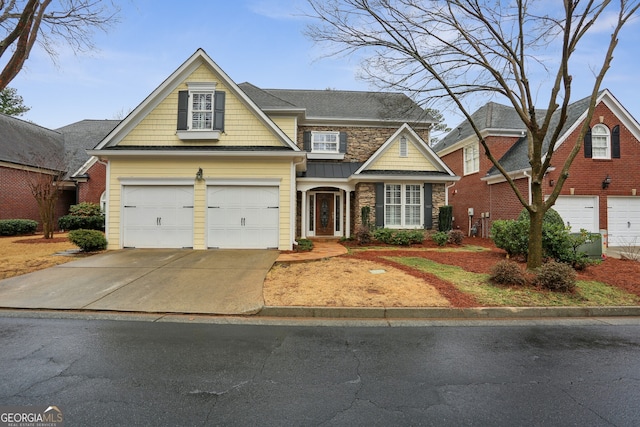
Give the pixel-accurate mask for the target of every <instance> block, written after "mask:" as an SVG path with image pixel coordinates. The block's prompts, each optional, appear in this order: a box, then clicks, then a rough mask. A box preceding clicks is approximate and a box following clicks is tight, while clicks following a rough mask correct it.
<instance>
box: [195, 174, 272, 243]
mask: <svg viewBox="0 0 640 427" xmlns="http://www.w3.org/2000/svg"><path fill="white" fill-rule="evenodd" d="M278 201H279V191H278V187H275V186H265V187H262V186H233V185H231V186H210V187H208V188H207V227H208V236H207V237H208V240H207V245H208V246H209V247H210V248H226V249H265V248H277V247H278V236H279V232H278V230H279V221H278V217H279V213H278V211H279V203H278Z"/></svg>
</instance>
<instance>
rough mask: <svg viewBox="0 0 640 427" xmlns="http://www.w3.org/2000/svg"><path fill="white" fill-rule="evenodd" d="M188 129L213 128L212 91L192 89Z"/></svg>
mask: <svg viewBox="0 0 640 427" xmlns="http://www.w3.org/2000/svg"><path fill="white" fill-rule="evenodd" d="M189 95H190V98H191V113H190V114H189V119H190V123H189V129H191V130H196V131H198V130H213V91H192V92H190V93H189Z"/></svg>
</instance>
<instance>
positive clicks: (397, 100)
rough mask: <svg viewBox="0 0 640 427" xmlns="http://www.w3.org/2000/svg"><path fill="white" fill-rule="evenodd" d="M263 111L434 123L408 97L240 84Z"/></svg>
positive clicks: (394, 94) (310, 116) (325, 117)
mask: <svg viewBox="0 0 640 427" xmlns="http://www.w3.org/2000/svg"><path fill="white" fill-rule="evenodd" d="M238 86H239V87H240V88H241V89H242V90H243V91H244V92H245V93H246V94H247V95H248V96H249V97H250V98H251V99H252V100H253V101H254V102H255V103H256V104H257V105H258V107H260V108H261V109H263V110H274V109H287V108H288V109H292V108H295V109H305V110H306V117H307V118H314V119H343V120H383V121H395V122H403V123H404V122H408V123H415V122H424V123H430V122H434V120H433V118H432V117H431V116H430V115H429V114H428V113H427V112H425V110H424V109H422V108H420V106H419V105H418V104H416V103H415V102H413V101H412V100H411V99H410V98H409V97H408V96H406V95H405V94H403V93H397V92H365V91H343V90H329V89H328V90H295V89H261V88H258V87H256V86H254V85H252V84H250V83H241V84H239V85H238Z"/></svg>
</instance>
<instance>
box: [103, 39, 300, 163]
mask: <svg viewBox="0 0 640 427" xmlns="http://www.w3.org/2000/svg"><path fill="white" fill-rule="evenodd" d="M201 65H206V66H207V67H209V68H210V69H211V70H212V71H213V72H214V73H215V74H217V75H218V76H220V78H221V79H222V80H223V81H224V84H225V86H226V87H227V88H228V89H229V91H231V92H232V93H233V94H234V95H235V96H236V97H237V99H238V100H239V101H240V102H241V103H243V104H244V105H245V106H246V107H247V108H248V109H249V110H250V111H251V112H252V113H253V114H255V116H256V117H257V118H258V119H259V120H260V121H261V122H262V123H263V124H264V125H265V127H266V128H268V129H270V130H271V132H273V134H274V135H276V137H277V138H278V139H279V140H280V141H281V142H282V143H283V145H284V146H286V147H288V148H289V149H291V150H293V151H300V149H299V148H298V147H297V146H296V144H295V143H294V142H293V141H292V140H291V139H290V138H289V137H288V136H287V135H286V134H285V133H284V132H283V131H282V130H281V129H280V128H279V127H278V126H276V125H275V123H273V121H272V120H271V119H270V118H269V117H267V115H266V114H265V113H264V112H263V111H262V110H261V109H260V108H259V107H258V106H257V105H256V103H255V102H254V101H253V100H252V99H251V98H250V97H249V96H247V94H246V93H245V92H244V91H242V90H241V89H240V88H239V87H238V85H237V84H236V83H235V82H234V81H233V80H232V79H231V78H230V77H229V76H228V75H227V74H226V73H225V72H224V71H223V70H222V69H221V68H220V67H219V66H218V64H216V63H215V62H214V61H213V60H212V59H211V57H209V55H207V53H206V52H205V51H204V50H203V49H202V48H199V49H198V50H196V51H195V53H194V54H193V55H191V56H190V57H189V58H188V59H187V60H186V61H185V62H184V63H183V64H182V65H180V67H178V69H177V70H176V71H174V72H173V73H172V74H171V75H170V76H169V77H167V78H166V79H165V81H164V82H162V83H161V84H160V86H158V87H157V88H156V89H155V90H154V91H153V92H151V94H150V95H149V96H147V98H145V100H144V101H142V103H140V105H138V106H137V107H136V108H135V109H134V110H133V111H132V112H131V113H130V114H129V115H128V116H127V117H126V118H125V119H124V120H123V121H122V122H121V123H120V124H118V125H117V126H116V127H115V129H113V131H111V132H110V133H109V134H108V135H107V136H106V137H105V139H104V140H103V141H102V142H101V143H100V144H98V145H97V146H96V147H95V149H96V150H105V149H109V148H112V147H115V146H116V145H117V144H118V143H119V142H120V141H121V140H122V139H123V138H124V137H125V136H126V135H127V134H128V133H129V132H130V131H131V130H132V129H133V128H135V127H136V126H137V125H138V124H139V123H140V122H141V121H142V120H143V119H144V118H145V117H146V116H147V115H148V114H149V113H150V112H151V111H153V110H154V109H155V108H156V107H157V106H158V104H160V102H161V101H162V100H164V99H165V98H166V97H167V96H168V95H169V94H170V93H171V92H173V91H174V90H175V89H176V88H177V87H178V86H179V85H180V84H182V83H183V82H184V81H185V79H186V78H187V77H188V76H189V75H191V74H192V73H193V72H194V71H195V70H196V69H197V68H198V67H199V66H201Z"/></svg>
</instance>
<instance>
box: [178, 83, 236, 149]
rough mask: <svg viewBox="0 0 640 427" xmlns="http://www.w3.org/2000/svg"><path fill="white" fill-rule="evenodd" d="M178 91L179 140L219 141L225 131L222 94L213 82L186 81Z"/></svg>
mask: <svg viewBox="0 0 640 427" xmlns="http://www.w3.org/2000/svg"><path fill="white" fill-rule="evenodd" d="M187 88H188V90H181V91H179V92H178V126H177V133H176V134H177V136H178V138H180V139H182V140H218V139H219V138H220V134H221V133H222V132H223V131H224V109H225V106H224V105H225V92H223V91H217V90H216V84H215V83H214V82H188V83H187Z"/></svg>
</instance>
